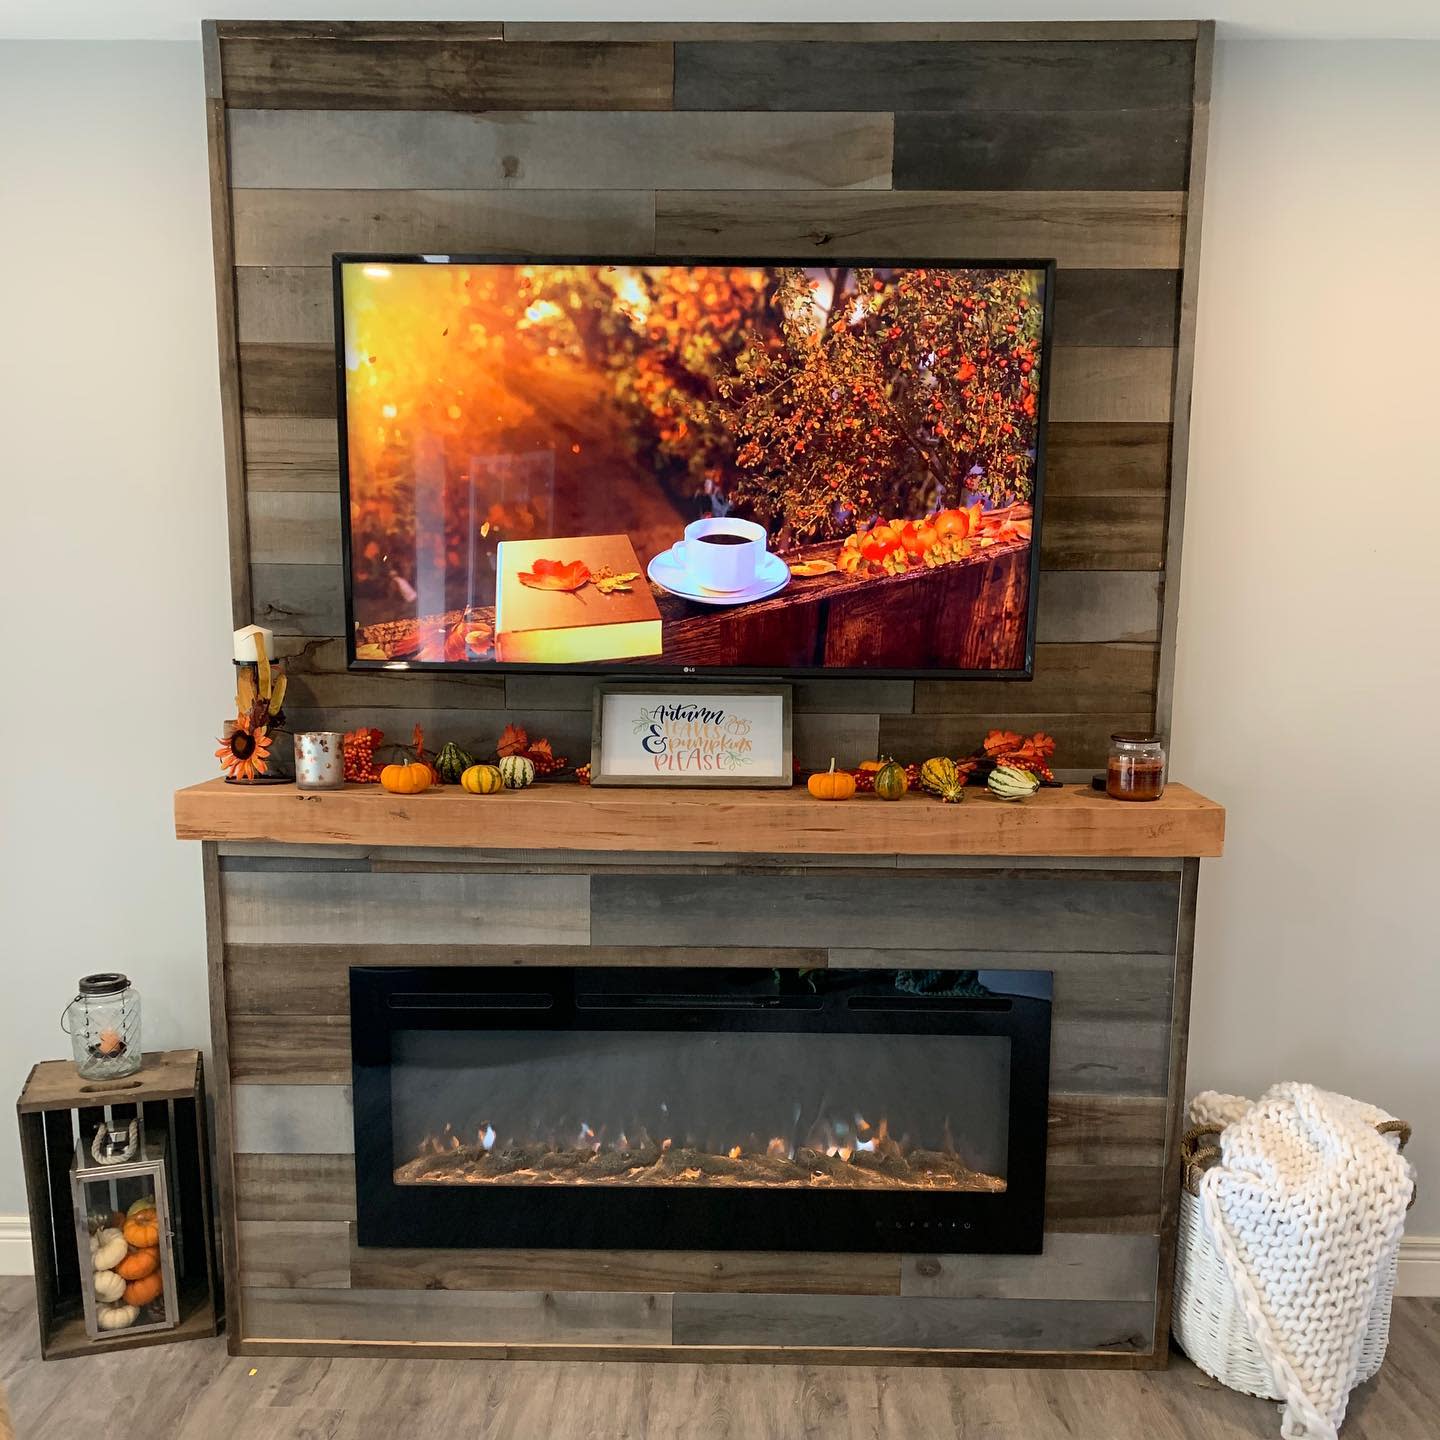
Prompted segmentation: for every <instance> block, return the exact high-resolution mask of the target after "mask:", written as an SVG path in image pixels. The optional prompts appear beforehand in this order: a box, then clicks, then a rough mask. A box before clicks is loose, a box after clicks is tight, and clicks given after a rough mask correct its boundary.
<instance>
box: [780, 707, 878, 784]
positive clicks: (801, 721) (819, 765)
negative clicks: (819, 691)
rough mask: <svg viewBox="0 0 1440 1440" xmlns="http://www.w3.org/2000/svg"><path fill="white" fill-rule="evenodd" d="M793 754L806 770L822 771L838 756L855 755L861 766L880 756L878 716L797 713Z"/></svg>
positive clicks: (797, 762) (794, 718) (794, 716)
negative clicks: (866, 761) (861, 761)
mask: <svg viewBox="0 0 1440 1440" xmlns="http://www.w3.org/2000/svg"><path fill="white" fill-rule="evenodd" d="M791 728H792V731H793V739H792V752H793V757H794V761H795V764H797V765H798V766H800V768H801V769H802V770H822V769H824V768H825V767H827V766H828V765H829V764H830V761H831V760H832V759H834V758H836V757H837V756H845V755H853V756H855V757H856V759H855V760H854V761H853V762H852V763H854V764H857V765H858V764H859V763H860V760H862V759H869V758H870V757H872V756H874V755H878V754H879V753H880V717H879V716H878V715H834V714H817V713H815V712H813V711H812V712H801V711H796V712H795V713H794V715H793V716H792V727H791Z"/></svg>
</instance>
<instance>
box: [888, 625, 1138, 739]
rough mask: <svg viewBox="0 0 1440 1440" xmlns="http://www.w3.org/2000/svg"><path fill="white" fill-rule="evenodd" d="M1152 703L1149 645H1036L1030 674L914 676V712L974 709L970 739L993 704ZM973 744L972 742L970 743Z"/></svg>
mask: <svg viewBox="0 0 1440 1440" xmlns="http://www.w3.org/2000/svg"><path fill="white" fill-rule="evenodd" d="M1154 703H1155V649H1154V647H1153V646H1152V645H1122V644H1115V645H1037V646H1036V647H1035V678H1034V679H1033V680H917V681H916V682H915V714H916V715H935V714H940V715H947V714H948V715H973V716H975V717H976V730H975V744H976V745H978V744H979V742H980V740H981V738H982V735H983V732H984V731H985V730H987V729H989V728H990V726H989V724H988V717H989V716H991V715H993V714H994V713H995V712H996V711H997V710H1003V711H1014V710H1016V709H1017V708H1019V707H1021V706H1023V707H1024V708H1025V709H1026V710H1027V711H1029V712H1032V713H1034V714H1040V715H1043V714H1046V713H1052V714H1076V713H1083V712H1084V711H1087V710H1096V711H1102V712H1114V711H1117V710H1119V711H1133V712H1136V713H1139V712H1141V711H1145V710H1149V709H1150V708H1151V706H1152V705H1153V704H1154ZM972 748H973V747H972Z"/></svg>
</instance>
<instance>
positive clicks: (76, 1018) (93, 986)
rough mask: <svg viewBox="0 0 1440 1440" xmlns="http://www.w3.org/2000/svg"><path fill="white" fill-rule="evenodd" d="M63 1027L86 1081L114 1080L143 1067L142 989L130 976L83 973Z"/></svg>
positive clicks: (115, 972) (78, 1067)
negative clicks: (132, 983) (139, 988)
mask: <svg viewBox="0 0 1440 1440" xmlns="http://www.w3.org/2000/svg"><path fill="white" fill-rule="evenodd" d="M77 989H78V993H77V994H76V996H75V998H74V999H73V1000H71V1002H70V1003H69V1004H68V1005H67V1006H66V1007H65V1014H64V1015H63V1017H62V1018H61V1021H60V1028H61V1029H62V1030H64V1031H65V1032H66V1034H68V1035H69V1036H70V1045H71V1049H72V1050H73V1051H74V1054H75V1068H76V1069H77V1070H78V1071H79V1072H80V1074H81V1075H83V1076H84V1077H85V1078H86V1079H87V1080H115V1079H118V1078H119V1077H120V1076H121V1075H133V1074H134V1073H135V1071H137V1070H138V1069H139V1068H140V992H139V991H138V990H136V989H135V987H134V986H133V985H131V983H130V977H129V976H128V975H121V974H120V973H119V972H118V971H110V972H107V973H105V974H100V975H82V976H81V977H80V983H79V986H78V987H77Z"/></svg>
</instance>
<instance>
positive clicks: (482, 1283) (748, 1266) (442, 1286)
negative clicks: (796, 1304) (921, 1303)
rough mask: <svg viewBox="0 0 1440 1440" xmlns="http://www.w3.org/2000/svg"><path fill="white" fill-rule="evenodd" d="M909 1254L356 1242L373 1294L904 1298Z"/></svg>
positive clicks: (362, 1281) (358, 1281)
mask: <svg viewBox="0 0 1440 1440" xmlns="http://www.w3.org/2000/svg"><path fill="white" fill-rule="evenodd" d="M902 1263H903V1261H902V1257H901V1256H899V1255H871V1254H852V1253H849V1252H847V1253H846V1254H845V1255H844V1256H843V1257H841V1256H836V1255H834V1254H832V1253H829V1252H826V1253H821V1254H805V1253H803V1252H797V1253H771V1252H766V1251H749V1250H718V1251H708V1250H584V1251H575V1250H421V1249H404V1250H387V1249H381V1248H378V1247H366V1248H361V1247H359V1246H356V1247H355V1249H354V1250H353V1252H352V1253H351V1255H350V1258H349V1265H350V1274H351V1278H352V1283H353V1284H354V1285H355V1286H356V1288H357V1289H367V1290H537V1289H544V1290H552V1291H553V1290H562V1291H583V1290H607V1291H611V1292H623V1291H630V1290H638V1291H651V1292H657V1293H659V1292H666V1291H671V1292H673V1291H681V1292H686V1293H692V1294H761V1295H763V1294H787V1295H831V1294H844V1295H898V1294H899V1293H900V1271H901V1265H902Z"/></svg>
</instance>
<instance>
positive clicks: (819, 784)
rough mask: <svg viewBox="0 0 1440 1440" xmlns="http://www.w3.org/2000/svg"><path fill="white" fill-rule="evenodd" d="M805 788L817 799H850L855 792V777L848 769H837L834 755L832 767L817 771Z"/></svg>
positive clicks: (831, 758)
mask: <svg viewBox="0 0 1440 1440" xmlns="http://www.w3.org/2000/svg"><path fill="white" fill-rule="evenodd" d="M805 788H806V789H807V790H809V792H810V793H811V794H812V795H813V796H814V797H815V798H816V799H817V800H848V799H849V798H850V797H851V796H852V795H853V794H854V793H855V777H854V776H853V775H852V774H850V772H849V771H848V770H837V769H836V768H835V757H834V756H833V755H832V756H831V757H830V768H829V769H828V770H819V771H817V772H816V773H815V774H814V775H812V776H811V777H810V778H809V779H808V780H807V781H806V782H805Z"/></svg>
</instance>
